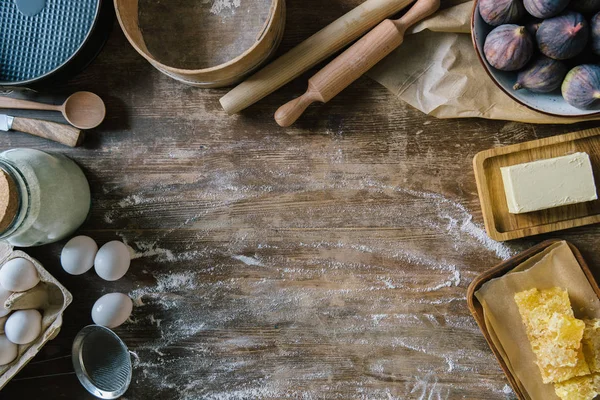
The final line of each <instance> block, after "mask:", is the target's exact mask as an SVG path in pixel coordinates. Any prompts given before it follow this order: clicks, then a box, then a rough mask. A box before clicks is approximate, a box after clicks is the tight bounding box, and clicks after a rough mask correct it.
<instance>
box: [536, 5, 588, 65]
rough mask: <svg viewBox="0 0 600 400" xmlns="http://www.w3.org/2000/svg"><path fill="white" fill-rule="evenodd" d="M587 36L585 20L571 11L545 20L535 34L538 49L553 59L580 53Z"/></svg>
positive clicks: (565, 57) (567, 57) (566, 57)
mask: <svg viewBox="0 0 600 400" xmlns="http://www.w3.org/2000/svg"><path fill="white" fill-rule="evenodd" d="M589 36H590V27H589V25H588V23H587V21H586V20H585V18H583V15H581V14H579V13H576V12H573V11H567V12H565V13H563V14H561V15H559V16H558V17H554V18H549V19H547V20H545V21H544V22H542V24H541V25H540V27H539V29H538V31H537V34H536V38H537V42H538V47H539V49H540V51H541V52H542V53H543V54H545V55H547V56H548V57H550V58H554V59H555V60H566V59H569V58H573V57H575V56H576V55H577V54H579V53H581V52H582V51H583V49H585V46H586V45H587V42H588V38H589Z"/></svg>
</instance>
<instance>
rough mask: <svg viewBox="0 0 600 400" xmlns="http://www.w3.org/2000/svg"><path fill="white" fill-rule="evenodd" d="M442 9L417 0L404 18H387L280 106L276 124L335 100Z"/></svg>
mask: <svg viewBox="0 0 600 400" xmlns="http://www.w3.org/2000/svg"><path fill="white" fill-rule="evenodd" d="M439 8H440V0H417V2H416V3H415V4H414V5H413V6H412V7H411V8H410V10H408V12H407V13H406V14H404V15H403V16H402V18H400V19H397V20H391V19H386V20H385V21H383V22H382V23H380V24H379V25H378V26H376V27H375V28H374V29H373V30H372V31H371V32H369V33H368V34H366V35H365V36H364V37H363V38H362V39H360V40H359V41H358V42H356V43H355V44H354V45H352V46H351V47H350V48H348V49H347V50H346V51H344V52H343V53H342V54H340V55H339V56H338V57H337V58H336V59H335V60H333V61H332V62H330V63H329V64H327V66H325V68H323V69H322V70H320V71H319V72H318V73H317V74H316V75H315V76H313V77H312V78H310V80H309V81H308V90H307V91H306V93H304V94H303V95H302V96H300V97H298V98H297V99H294V100H292V101H290V102H289V103H287V104H285V105H283V106H281V107H280V108H279V110H277V112H276V113H275V120H276V121H277V123H278V124H279V125H281V126H284V127H286V126H290V125H292V124H293V123H294V122H296V120H297V119H298V118H300V116H301V115H302V114H303V113H304V111H305V110H306V108H307V107H308V106H309V105H311V104H312V103H314V102H315V101H320V102H323V103H327V102H328V101H329V100H331V99H333V98H334V97H335V96H337V95H338V93H340V92H341V91H342V90H344V89H345V88H346V87H348V86H349V85H350V84H351V83H352V82H354V81H355V80H357V79H358V78H360V77H361V76H362V75H363V74H364V73H365V72H367V71H368V70H370V69H371V68H372V67H373V66H374V65H375V64H377V63H378V62H379V61H381V60H382V59H383V58H385V57H386V56H387V55H388V54H390V53H391V52H392V51H393V50H395V49H396V48H397V47H398V46H400V45H401V44H402V42H403V41H404V34H405V33H406V30H407V29H408V28H410V27H411V26H413V25H414V24H416V23H417V22H419V21H421V20H422V19H424V18H426V17H428V16H430V15H431V14H433V13H434V12H436V11H437V10H438V9H439Z"/></svg>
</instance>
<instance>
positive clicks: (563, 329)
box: [515, 287, 590, 383]
mask: <svg viewBox="0 0 600 400" xmlns="http://www.w3.org/2000/svg"><path fill="white" fill-rule="evenodd" d="M515 302H516V303H517V306H518V308H519V313H520V314H521V318H522V320H523V324H524V325H525V331H526V333H527V338H528V339H529V343H530V345H531V349H532V350H533V353H534V354H535V356H536V363H537V365H538V367H539V369H540V373H541V375H542V380H543V381H544V383H551V382H562V381H566V380H568V379H571V378H574V377H576V376H582V375H587V374H589V373H590V370H589V367H588V365H587V363H586V361H585V357H584V355H583V350H582V346H581V340H582V338H583V331H584V329H585V323H584V322H583V321H580V320H578V319H576V318H575V317H574V316H573V310H572V309H571V302H570V301H569V294H568V293H567V291H566V290H564V289H561V288H556V287H555V288H551V289H545V290H541V291H540V290H538V289H530V290H526V291H523V292H520V293H517V294H515Z"/></svg>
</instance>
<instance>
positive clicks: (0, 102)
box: [0, 96, 61, 111]
mask: <svg viewBox="0 0 600 400" xmlns="http://www.w3.org/2000/svg"><path fill="white" fill-rule="evenodd" d="M0 108H14V109H19V110H41V111H61V106H55V105H53V104H45V103H37V102H35V101H29V100H21V99H13V98H11V97H4V96H0Z"/></svg>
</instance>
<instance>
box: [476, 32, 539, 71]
mask: <svg viewBox="0 0 600 400" xmlns="http://www.w3.org/2000/svg"><path fill="white" fill-rule="evenodd" d="M483 51H484V53H485V58H486V59H487V61H488V62H489V63H490V65H491V66H492V67H494V68H497V69H499V70H502V71H516V70H518V69H521V68H523V67H524V66H525V64H527V63H528V62H529V60H530V59H531V56H532V55H533V39H531V36H530V35H529V33H528V32H527V30H526V29H525V27H524V26H518V25H511V24H507V25H501V26H499V27H497V28H494V30H493V31H491V32H490V34H489V35H488V36H487V37H486V38H485V44H484V45H483Z"/></svg>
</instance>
